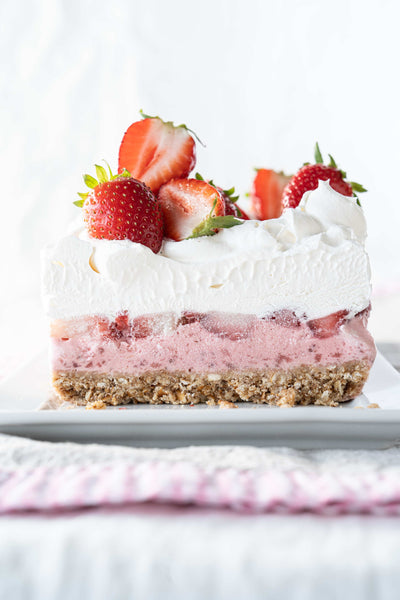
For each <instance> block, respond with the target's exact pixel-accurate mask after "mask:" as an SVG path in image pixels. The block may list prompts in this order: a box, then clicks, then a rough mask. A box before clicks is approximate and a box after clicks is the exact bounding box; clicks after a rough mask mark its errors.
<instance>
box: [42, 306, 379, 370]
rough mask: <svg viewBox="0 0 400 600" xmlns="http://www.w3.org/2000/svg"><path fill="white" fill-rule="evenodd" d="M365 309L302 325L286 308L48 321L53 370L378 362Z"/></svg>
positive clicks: (250, 367) (244, 367)
mask: <svg viewBox="0 0 400 600" xmlns="http://www.w3.org/2000/svg"><path fill="white" fill-rule="evenodd" d="M367 320H368V310H365V311H363V312H362V313H359V314H358V315H356V316H355V317H353V318H351V319H348V318H346V312H345V311H341V312H340V313H335V314H333V315H329V316H328V317H324V318H323V319H317V320H314V321H307V320H303V319H301V320H300V319H298V318H297V317H296V316H295V315H294V313H293V312H291V311H279V312H277V313H275V314H274V315H272V316H270V317H269V318H257V317H255V316H246V315H231V314H222V313H208V314H199V313H185V314H183V315H181V316H179V317H178V316H175V315H170V314H162V315H150V316H143V317H140V318H138V319H134V320H133V321H130V320H129V319H128V317H127V315H126V314H122V315H120V316H119V317H117V318H116V319H115V320H114V321H112V322H110V321H108V320H107V319H104V318H99V317H87V318H83V319H74V320H69V321H53V323H52V331H51V333H52V366H53V369H54V370H55V371H70V370H73V371H91V372H102V373H104V372H111V373H112V372H115V373H129V374H133V375H140V374H143V373H145V372H148V371H153V370H157V371H162V370H165V371H188V372H210V373H212V372H226V371H231V370H237V371H245V370H264V369H270V368H272V369H277V368H278V369H281V368H290V367H296V366H300V365H321V366H323V365H330V364H340V363H344V362H347V361H367V362H368V363H370V364H372V362H373V361H374V358H375V353H376V350H375V345H374V342H373V340H372V337H371V335H370V334H369V333H368V331H367V329H366V324H367Z"/></svg>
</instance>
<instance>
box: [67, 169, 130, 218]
mask: <svg viewBox="0 0 400 600" xmlns="http://www.w3.org/2000/svg"><path fill="white" fill-rule="evenodd" d="M104 162H105V164H106V165H107V169H108V173H107V171H106V169H105V168H104V167H102V166H101V165H94V166H95V169H96V176H97V179H95V178H94V177H93V176H92V175H89V174H88V173H86V174H85V175H83V181H84V182H85V185H86V186H87V187H88V188H90V189H91V190H94V188H96V187H97V186H98V185H99V184H100V183H105V182H106V181H113V180H114V179H118V178H119V177H130V176H131V174H130V173H129V171H127V170H126V169H124V170H123V172H122V173H117V174H116V175H113V172H112V170H111V167H110V165H109V164H108V162H107V161H104ZM89 193H90V192H78V196H79V200H75V202H73V204H75V206H78V208H82V206H83V204H84V202H85V200H86V198H87V197H88V195H89Z"/></svg>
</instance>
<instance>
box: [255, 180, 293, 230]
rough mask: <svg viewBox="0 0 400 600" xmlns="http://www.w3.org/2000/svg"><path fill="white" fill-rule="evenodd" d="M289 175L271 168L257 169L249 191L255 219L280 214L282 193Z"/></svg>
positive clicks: (278, 215) (268, 217) (262, 219)
mask: <svg viewBox="0 0 400 600" xmlns="http://www.w3.org/2000/svg"><path fill="white" fill-rule="evenodd" d="M289 181H290V176H288V175H285V174H284V173H282V172H280V173H278V172H277V171H273V170H272V169H257V173H256V176H255V178H254V181H253V188H252V191H251V193H250V200H251V208H252V211H253V212H254V216H255V218H256V219H260V220H261V221H264V220H266V219H276V218H277V217H280V216H281V214H282V194H283V190H284V188H285V186H286V184H287V183H288V182H289Z"/></svg>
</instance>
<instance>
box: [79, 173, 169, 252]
mask: <svg viewBox="0 0 400 600" xmlns="http://www.w3.org/2000/svg"><path fill="white" fill-rule="evenodd" d="M96 173H97V177H98V178H99V181H97V180H96V179H95V178H94V177H91V176H90V175H84V181H85V183H86V185H88V186H89V187H90V188H91V191H90V192H88V193H86V194H79V195H80V197H81V199H80V200H77V201H76V202H74V204H76V205H77V206H82V207H83V219H84V221H85V223H86V226H87V229H88V232H89V234H90V236H91V237H93V238H98V239H106V240H131V241H132V242H137V243H139V244H143V245H144V246H147V247H148V248H150V249H151V250H152V251H153V252H155V253H157V252H158V251H159V250H160V248H161V243H162V239H163V219H162V212H161V207H160V205H159V203H158V202H157V199H156V197H155V196H154V194H153V192H152V191H151V190H150V189H149V188H148V187H147V186H146V185H145V184H144V183H143V182H142V181H137V179H134V178H133V177H131V176H130V174H129V173H128V172H127V171H125V172H124V173H123V174H121V175H115V176H114V175H113V174H112V172H111V169H110V168H109V174H107V172H106V170H105V169H104V168H103V167H100V166H99V165H96Z"/></svg>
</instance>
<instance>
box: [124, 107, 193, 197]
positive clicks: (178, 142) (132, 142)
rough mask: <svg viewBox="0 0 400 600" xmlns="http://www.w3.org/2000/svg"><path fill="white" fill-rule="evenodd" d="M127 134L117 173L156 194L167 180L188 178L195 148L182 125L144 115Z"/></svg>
mask: <svg viewBox="0 0 400 600" xmlns="http://www.w3.org/2000/svg"><path fill="white" fill-rule="evenodd" d="M143 117H144V118H143V120H142V121H137V122H136V123H133V124H132V125H131V126H130V127H129V128H128V130H127V131H126V133H125V135H124V137H123V139H122V142H121V146H120V149H119V157H118V164H119V172H122V171H123V170H124V169H126V170H127V171H129V173H131V175H132V177H135V179H139V180H140V181H144V183H145V184H146V185H148V186H149V188H150V189H151V190H152V191H153V192H154V193H157V192H158V190H159V189H160V187H161V186H162V185H163V184H164V183H167V182H168V181H169V180H170V179H174V178H181V177H187V176H188V175H189V173H190V171H191V170H192V169H193V167H194V165H195V164H196V146H195V142H194V139H193V138H192V136H191V135H190V130H189V129H188V128H187V127H186V126H185V125H179V126H178V127H176V126H175V125H174V124H173V123H172V121H167V122H165V121H163V120H162V119H160V118H159V117H149V116H147V115H143Z"/></svg>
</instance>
